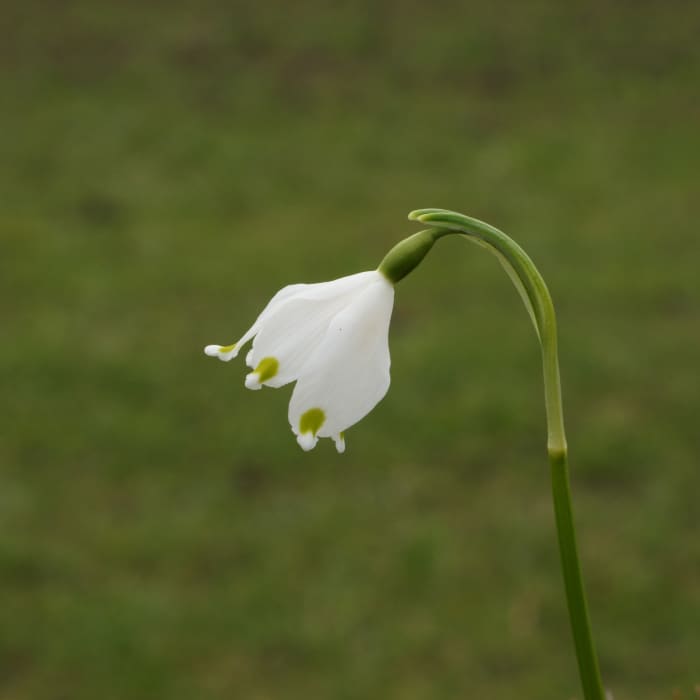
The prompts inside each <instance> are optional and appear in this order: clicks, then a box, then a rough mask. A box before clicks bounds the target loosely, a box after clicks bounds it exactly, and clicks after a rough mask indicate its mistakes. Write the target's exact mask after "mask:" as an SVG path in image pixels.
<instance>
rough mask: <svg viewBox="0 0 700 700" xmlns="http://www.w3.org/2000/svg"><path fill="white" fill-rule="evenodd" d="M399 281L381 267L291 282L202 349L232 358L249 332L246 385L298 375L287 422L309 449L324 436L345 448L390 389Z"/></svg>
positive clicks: (279, 381) (276, 382)
mask: <svg viewBox="0 0 700 700" xmlns="http://www.w3.org/2000/svg"><path fill="white" fill-rule="evenodd" d="M393 306H394V287H393V285H392V283H391V282H390V281H389V280H388V279H387V277H386V276H385V275H384V274H383V273H382V272H379V271H378V270H374V271H371V272H360V273H357V274H354V275H350V276H348V277H341V278H340V279H337V280H333V281H331V282H320V283H317V284H293V285H290V286H288V287H284V288H283V289H281V290H280V291H279V292H277V294H275V296H274V297H272V299H271V300H270V302H269V303H268V305H267V306H266V307H265V309H264V310H263V312H262V313H261V314H260V316H258V318H257V319H256V321H255V323H254V324H253V325H252V326H251V327H250V329H249V330H248V331H246V333H244V334H243V336H242V337H241V339H240V340H239V341H238V342H236V343H233V344H232V345H224V346H221V345H207V346H206V348H205V349H204V352H205V353H206V354H207V355H210V356H212V357H218V358H219V359H220V360H223V361H229V360H231V359H233V358H234V357H236V356H237V355H238V352H239V350H241V349H242V348H243V346H244V345H246V343H248V342H249V341H250V340H252V341H253V344H252V348H251V349H250V351H249V352H248V354H247V356H246V364H247V365H248V366H249V367H250V368H251V370H252V371H251V372H250V373H249V374H248V375H247V376H246V379H245V385H246V386H247V387H248V388H249V389H260V388H261V387H262V386H263V385H265V386H270V387H275V388H276V387H281V386H284V385H285V384H289V383H290V382H296V386H295V387H294V391H293V393H292V399H291V401H290V403H289V423H290V425H291V427H292V431H293V432H294V433H295V435H296V436H297V442H298V443H299V445H300V446H301V447H302V448H303V449H304V450H310V449H312V448H313V447H315V445H316V443H317V442H318V439H319V438H321V437H330V438H333V440H334V441H335V445H336V448H337V450H338V452H343V451H344V450H345V438H344V432H345V430H347V429H348V428H349V427H350V426H352V425H354V424H355V423H357V422H358V421H359V420H361V419H362V418H364V417H365V416H366V415H367V414H368V413H369V412H370V411H371V410H372V409H373V408H374V407H375V406H376V405H377V403H379V401H381V399H382V398H383V397H384V395H385V394H386V392H387V390H388V389H389V382H390V377H389V367H390V364H391V361H390V357H389V322H390V320H391V312H392V309H393Z"/></svg>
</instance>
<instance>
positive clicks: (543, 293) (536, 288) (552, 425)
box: [379, 209, 605, 700]
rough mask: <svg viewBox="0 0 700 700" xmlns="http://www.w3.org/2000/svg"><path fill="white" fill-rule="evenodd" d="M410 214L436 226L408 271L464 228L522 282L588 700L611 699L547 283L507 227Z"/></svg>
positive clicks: (394, 267) (435, 213)
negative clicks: (590, 591)
mask: <svg viewBox="0 0 700 700" xmlns="http://www.w3.org/2000/svg"><path fill="white" fill-rule="evenodd" d="M408 218H409V219H411V220H414V221H420V222H421V223H425V224H429V225H430V226H431V227H432V228H431V229H428V230H427V231H421V232H420V233H419V234H415V237H416V241H420V242H421V243H422V244H423V245H421V246H416V249H417V250H418V251H419V252H421V253H422V255H421V256H420V259H419V260H418V261H417V262H415V264H412V265H411V266H410V269H409V270H408V271H410V270H411V269H413V267H415V265H416V264H418V262H420V260H422V257H423V256H424V255H425V254H426V253H427V252H428V250H429V249H430V247H431V246H432V243H434V242H435V241H436V240H437V239H438V238H440V237H442V236H444V235H449V234H461V235H462V236H464V237H465V238H466V239H467V240H469V241H472V242H473V243H476V244H478V245H480V246H482V247H484V248H487V249H488V250H490V252H492V253H493V254H495V255H496V257H497V258H498V259H499V261H500V262H501V264H502V265H503V267H504V269H505V271H506V272H507V273H508V276H509V277H510V279H511V280H512V282H513V284H514V285H515V287H516V288H517V290H518V292H519V294H520V296H521V298H522V300H523V302H524V304H525V307H526V309H527V311H528V314H529V315H530V318H531V320H532V322H533V325H534V327H535V332H536V333H537V336H538V338H539V341H540V347H541V350H542V368H543V375H544V395H545V408H546V414H547V452H548V454H549V462H550V467H551V478H552V497H553V501H554V513H555V520H556V526H557V536H558V540H559V552H560V556H561V564H562V571H563V575H564V588H565V591H566V598H567V603H568V609H569V619H570V622H571V630H572V634H573V638H574V646H575V649H576V656H577V659H578V666H579V674H580V677H581V684H582V687H583V693H584V698H585V700H605V693H604V691H603V685H602V681H601V676H600V669H599V664H598V656H597V653H596V649H595V645H594V642H593V636H592V634H591V624H590V618H589V614H588V606H587V603H586V593H585V588H584V584H583V575H582V572H581V564H580V561H579V555H578V547H577V544H576V528H575V525H574V519H573V509H572V503H571V486H570V481H569V468H568V453H567V444H566V435H565V432H564V414H563V410H562V399H561V381H560V377H559V357H558V353H557V324H556V316H555V313H554V304H553V303H552V298H551V296H550V294H549V290H548V289H547V285H546V284H545V281H544V279H543V278H542V275H541V274H540V273H539V271H538V270H537V268H536V267H535V265H534V263H533V262H532V260H531V259H530V258H529V256H528V255H527V254H526V253H525V251H524V250H523V249H522V248H521V247H520V246H519V245H518V244H517V243H515V241H513V240H512V239H511V238H509V237H508V236H506V234H504V233H503V232H502V231H499V230H498V229H497V228H494V227H493V226H490V225H489V224H487V223H484V222H483V221H479V220H478V219H473V218H471V217H469V216H464V215H463V214H458V213H457V212H452V211H447V210H445V209H418V210H416V211H413V212H411V213H410V214H409V217H408ZM412 238H414V237H412ZM407 241H411V238H409V239H406V241H403V242H402V243H404V244H405V243H406V242H407ZM427 241H430V242H431V243H430V246H428V248H427V250H424V249H425V242H427ZM400 245H401V244H399V246H400ZM399 246H396V247H395V248H394V249H393V250H392V251H390V252H389V254H388V255H387V256H386V258H385V259H384V261H383V262H382V264H381V265H380V267H379V271H380V272H383V273H384V274H385V275H386V276H387V277H388V278H389V279H390V280H391V281H394V282H397V281H398V280H399V279H401V277H398V278H397V279H392V277H396V276H397V275H398V273H401V272H404V270H403V268H402V266H401V265H399V264H397V262H396V261H395V260H394V259H393V258H392V253H394V251H397V252H398V248H399ZM423 251H424V252H423ZM414 257H415V256H414ZM404 274H406V273H405V272H404ZM401 276H403V275H401Z"/></svg>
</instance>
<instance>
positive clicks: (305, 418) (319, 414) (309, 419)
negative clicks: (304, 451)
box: [299, 408, 326, 435]
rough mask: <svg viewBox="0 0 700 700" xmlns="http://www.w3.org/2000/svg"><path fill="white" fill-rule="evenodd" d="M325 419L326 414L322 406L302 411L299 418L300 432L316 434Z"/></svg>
mask: <svg viewBox="0 0 700 700" xmlns="http://www.w3.org/2000/svg"><path fill="white" fill-rule="evenodd" d="M325 420H326V414H325V413H324V412H323V411H322V410H321V409H320V408H310V409H309V410H308V411H306V413H302V415H301V418H300V419H299V432H300V433H301V434H302V435H303V434H304V433H311V434H312V435H316V433H317V432H318V431H319V430H320V429H321V426H322V425H323V424H324V422H325Z"/></svg>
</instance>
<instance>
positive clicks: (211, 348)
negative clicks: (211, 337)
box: [204, 284, 308, 362]
mask: <svg viewBox="0 0 700 700" xmlns="http://www.w3.org/2000/svg"><path fill="white" fill-rule="evenodd" d="M300 287H308V285H306V284H289V285H287V286H286V287H282V289H280V290H279V292H277V294H275V296H273V297H272V299H270V301H269V302H268V303H267V306H266V307H265V308H264V309H263V310H262V312H261V313H260V315H259V316H258V317H257V319H255V323H253V325H252V326H251V327H250V328H249V329H248V330H247V331H246V332H245V333H244V334H243V336H242V337H241V339H240V340H238V341H237V342H235V343H232V344H231V345H207V346H206V347H205V348H204V353H205V354H206V355H209V356H210V357H218V358H219V359H220V360H222V361H223V362H228V361H229V360H232V359H233V358H234V357H236V356H237V355H238V351H239V350H240V349H241V348H242V347H243V346H244V345H245V344H246V343H247V342H248V341H249V340H250V339H251V338H253V337H254V336H255V335H256V334H257V333H258V331H259V330H260V326H261V324H262V323H263V321H264V320H265V318H266V317H267V316H269V314H271V313H272V312H273V311H274V310H275V309H276V308H277V307H278V306H279V305H280V304H281V303H283V302H284V301H285V300H286V299H288V298H290V297H292V296H293V295H294V294H296V293H297V292H298V291H299V288H300Z"/></svg>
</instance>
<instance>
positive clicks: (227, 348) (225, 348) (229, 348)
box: [219, 343, 236, 353]
mask: <svg viewBox="0 0 700 700" xmlns="http://www.w3.org/2000/svg"><path fill="white" fill-rule="evenodd" d="M235 349H236V343H232V344H231V345H222V346H221V347H220V348H219V352H221V353H224V352H231V351H232V350H235Z"/></svg>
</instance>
